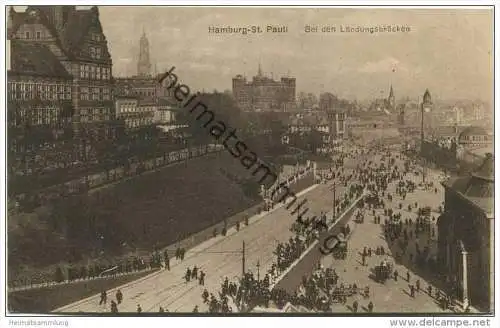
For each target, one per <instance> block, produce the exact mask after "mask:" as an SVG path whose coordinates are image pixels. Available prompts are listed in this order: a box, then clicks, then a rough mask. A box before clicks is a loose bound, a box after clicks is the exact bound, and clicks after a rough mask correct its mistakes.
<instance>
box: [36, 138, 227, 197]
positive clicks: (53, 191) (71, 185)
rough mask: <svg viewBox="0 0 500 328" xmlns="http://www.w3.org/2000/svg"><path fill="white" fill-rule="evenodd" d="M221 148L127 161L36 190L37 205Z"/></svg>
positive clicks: (198, 148) (200, 148)
mask: <svg viewBox="0 0 500 328" xmlns="http://www.w3.org/2000/svg"><path fill="white" fill-rule="evenodd" d="M223 149H224V146H222V145H218V144H210V145H202V146H198V147H195V148H185V149H182V150H177V151H172V152H169V153H164V154H163V156H158V157H156V158H152V159H148V160H144V161H140V162H135V163H134V162H131V161H129V164H128V165H125V166H119V167H115V168H113V169H109V170H104V171H101V172H99V173H95V174H90V175H86V176H83V177H81V178H78V179H73V180H71V181H68V182H65V183H63V184H59V185H55V186H52V187H49V188H45V189H43V190H40V191H38V192H37V194H38V196H39V204H38V206H43V205H45V204H46V203H48V202H49V201H50V200H51V199H55V198H60V197H62V196H69V195H74V194H79V193H83V192H88V191H91V190H92V189H96V188H100V187H104V186H106V185H109V184H112V183H115V182H119V181H121V180H124V179H127V178H131V177H134V176H137V175H141V174H143V173H146V172H150V171H153V170H156V169H159V168H162V167H165V166H168V165H172V164H176V163H181V162H185V161H187V160H189V159H193V158H196V157H201V156H205V155H207V154H210V153H216V152H220V151H221V150H223Z"/></svg>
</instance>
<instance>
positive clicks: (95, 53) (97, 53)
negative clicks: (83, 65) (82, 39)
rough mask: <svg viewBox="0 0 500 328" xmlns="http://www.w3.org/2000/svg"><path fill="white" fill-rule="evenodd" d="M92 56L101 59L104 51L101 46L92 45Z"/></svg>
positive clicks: (90, 50)
mask: <svg viewBox="0 0 500 328" xmlns="http://www.w3.org/2000/svg"><path fill="white" fill-rule="evenodd" d="M89 52H90V57H91V58H93V59H101V57H102V55H103V51H102V48H101V47H90V49H89Z"/></svg>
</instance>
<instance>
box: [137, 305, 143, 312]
mask: <svg viewBox="0 0 500 328" xmlns="http://www.w3.org/2000/svg"><path fill="white" fill-rule="evenodd" d="M137 313H142V308H141V305H140V304H137Z"/></svg>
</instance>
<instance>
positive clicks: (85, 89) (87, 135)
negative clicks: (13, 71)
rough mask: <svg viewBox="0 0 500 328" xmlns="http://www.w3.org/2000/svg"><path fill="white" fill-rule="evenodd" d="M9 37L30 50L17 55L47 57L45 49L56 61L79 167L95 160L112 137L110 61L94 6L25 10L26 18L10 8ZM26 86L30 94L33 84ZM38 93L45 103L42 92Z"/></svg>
mask: <svg viewBox="0 0 500 328" xmlns="http://www.w3.org/2000/svg"><path fill="white" fill-rule="evenodd" d="M7 36H8V39H9V40H13V41H15V42H16V43H18V44H20V43H26V44H30V45H27V46H17V47H18V48H19V47H20V48H19V49H21V48H22V47H32V49H35V50H36V51H42V52H43V53H44V56H45V57H48V56H49V54H47V52H46V51H45V50H41V49H49V50H50V52H51V53H52V55H51V56H55V58H57V61H58V62H59V63H60V65H61V66H62V67H63V68H64V70H65V71H66V73H65V74H67V75H69V76H70V78H71V85H70V98H69V99H66V98H67V91H66V89H65V91H64V92H65V96H64V98H65V100H66V101H67V100H70V101H71V105H72V117H71V123H72V128H73V133H74V140H73V146H74V149H73V151H74V152H75V154H76V157H77V159H78V160H79V161H89V160H95V159H96V158H95V157H96V152H95V146H96V145H99V144H102V143H103V141H104V140H111V139H113V137H114V132H113V127H114V116H115V113H114V104H113V99H112V86H113V79H112V60H111V55H110V53H109V51H108V46H107V41H106V37H105V35H104V33H103V30H102V26H101V23H100V20H99V10H98V8H97V7H96V6H93V7H92V8H90V9H85V10H82V9H76V6H28V7H27V9H26V11H25V12H16V11H15V10H14V9H13V8H12V7H11V8H10V10H9V13H8V30H7ZM13 50H14V53H13V54H12V57H15V56H17V54H16V53H15V51H16V49H15V48H14V49H13ZM20 56H25V57H26V52H23V51H21V53H20ZM19 60H24V59H22V58H20V59H19ZM26 60H27V61H29V59H26ZM50 61H52V60H49V62H50ZM49 62H48V63H49ZM26 65H29V64H25V65H24V66H26ZM28 71H29V69H28ZM65 74H60V75H61V76H62V75H65ZM11 76H12V77H13V75H11ZM13 81H14V80H12V82H13ZM52 82H53V81H52ZM52 82H51V83H52ZM13 83H17V82H13ZM26 85H27V87H28V89H27V90H30V89H29V88H33V86H34V81H33V83H31V82H29V84H26ZM40 87H41V86H40ZM61 87H62V86H61ZM65 87H66V85H65ZM47 88H48V89H46V90H48V91H45V92H49V93H51V94H52V92H55V93H56V94H58V93H60V92H61V91H60V90H61V89H58V86H57V85H55V84H51V85H50V86H47ZM53 88H55V89H53ZM39 90H40V93H41V94H42V98H43V97H44V94H43V92H44V91H43V88H42V89H39ZM53 90H59V91H53ZM45 96H46V95H45ZM35 106H37V105H35ZM12 110H14V111H16V110H18V109H12ZM19 110H22V109H19ZM16 115H17V114H16ZM51 115H52V114H51ZM52 116H53V115H52Z"/></svg>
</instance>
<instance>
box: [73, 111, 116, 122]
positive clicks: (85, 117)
mask: <svg viewBox="0 0 500 328" xmlns="http://www.w3.org/2000/svg"><path fill="white" fill-rule="evenodd" d="M109 120H111V115H110V114H102V115H101V114H98V113H91V114H80V122H81V123H86V122H97V121H109Z"/></svg>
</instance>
